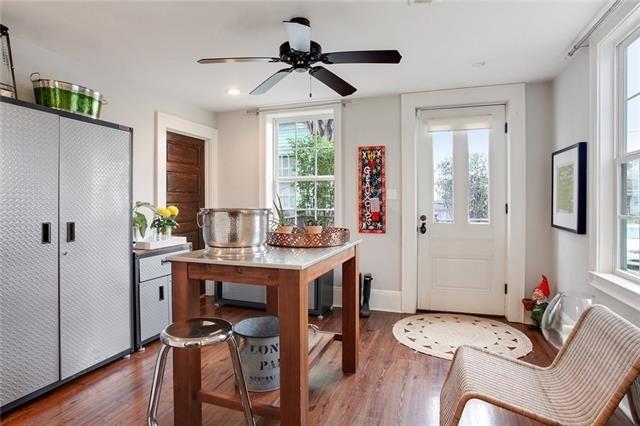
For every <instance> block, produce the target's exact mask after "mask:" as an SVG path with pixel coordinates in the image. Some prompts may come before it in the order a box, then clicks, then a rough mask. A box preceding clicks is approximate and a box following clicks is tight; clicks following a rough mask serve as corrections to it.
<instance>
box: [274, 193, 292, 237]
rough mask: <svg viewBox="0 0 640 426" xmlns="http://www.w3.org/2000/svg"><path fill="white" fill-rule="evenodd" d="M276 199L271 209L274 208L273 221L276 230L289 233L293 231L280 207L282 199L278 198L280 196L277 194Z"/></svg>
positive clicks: (280, 232) (279, 232)
mask: <svg viewBox="0 0 640 426" xmlns="http://www.w3.org/2000/svg"><path fill="white" fill-rule="evenodd" d="M276 201H277V203H276ZM276 201H274V202H273V209H274V210H275V219H274V222H275V224H276V232H277V233H278V234H290V233H292V232H293V226H292V225H288V224H287V220H286V218H285V216H284V209H283V208H282V201H281V200H280V196H279V195H277V194H276Z"/></svg>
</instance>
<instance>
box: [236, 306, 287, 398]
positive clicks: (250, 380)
mask: <svg viewBox="0 0 640 426" xmlns="http://www.w3.org/2000/svg"><path fill="white" fill-rule="evenodd" d="M233 331H234V333H235V335H236V337H237V338H238V340H239V346H240V360H241V362H242V369H243V370H244V377H245V380H246V381H247V389H248V390H249V391H250V392H268V391H272V390H274V389H278V388H279V387H280V324H279V322H278V317H274V316H265V317H253V318H247V319H244V320H242V321H239V322H237V323H236V324H235V325H234V326H233Z"/></svg>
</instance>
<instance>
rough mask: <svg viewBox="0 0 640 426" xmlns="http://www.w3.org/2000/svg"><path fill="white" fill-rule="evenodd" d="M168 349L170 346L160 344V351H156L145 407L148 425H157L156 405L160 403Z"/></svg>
mask: <svg viewBox="0 0 640 426" xmlns="http://www.w3.org/2000/svg"><path fill="white" fill-rule="evenodd" d="M169 349H171V347H170V346H167V345H161V346H160V352H158V359H157V360H156V369H155V371H154V372H153V383H152V384H151V395H150V396H149V408H148V409H147V424H148V426H157V425H158V405H159V404H160V391H161V390H162V377H163V376H164V369H165V367H166V365H167V355H168V354H169Z"/></svg>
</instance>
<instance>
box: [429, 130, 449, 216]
mask: <svg viewBox="0 0 640 426" xmlns="http://www.w3.org/2000/svg"><path fill="white" fill-rule="evenodd" d="M431 138H432V141H433V144H432V145H433V222H434V223H453V132H433V133H431Z"/></svg>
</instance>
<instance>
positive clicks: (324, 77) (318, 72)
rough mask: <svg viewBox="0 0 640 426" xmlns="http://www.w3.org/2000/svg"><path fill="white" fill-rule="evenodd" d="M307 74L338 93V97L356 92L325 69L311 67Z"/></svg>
mask: <svg viewBox="0 0 640 426" xmlns="http://www.w3.org/2000/svg"><path fill="white" fill-rule="evenodd" d="M309 74H311V75H312V76H313V77H315V78H317V79H318V80H320V81H321V82H323V83H324V84H326V85H327V86H329V87H330V88H331V89H333V90H334V91H335V92H338V93H339V94H340V96H348V95H351V94H352V93H354V92H355V91H356V90H358V89H356V88H355V87H353V86H352V85H350V84H349V83H347V82H346V81H344V80H343V79H341V78H340V77H338V76H337V75H335V74H334V73H332V72H331V71H329V70H328V69H326V68H325V67H320V66H318V67H311V69H309Z"/></svg>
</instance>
